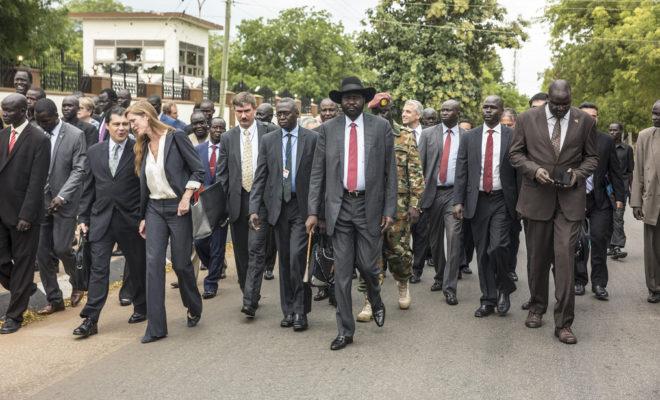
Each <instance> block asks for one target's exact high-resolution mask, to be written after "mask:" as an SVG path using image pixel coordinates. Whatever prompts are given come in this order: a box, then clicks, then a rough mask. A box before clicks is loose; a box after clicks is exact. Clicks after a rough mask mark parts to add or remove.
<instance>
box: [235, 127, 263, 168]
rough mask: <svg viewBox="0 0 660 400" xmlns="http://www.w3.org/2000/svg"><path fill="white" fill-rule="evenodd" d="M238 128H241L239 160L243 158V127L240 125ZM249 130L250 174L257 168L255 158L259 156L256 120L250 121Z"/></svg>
mask: <svg viewBox="0 0 660 400" xmlns="http://www.w3.org/2000/svg"><path fill="white" fill-rule="evenodd" d="M238 128H239V129H240V130H241V160H242V159H243V151H244V146H245V145H244V143H243V141H244V140H245V135H243V131H245V129H243V128H242V127H241V126H240V125H239V126H238ZM247 130H248V132H250V141H251V143H252V174H254V172H255V171H256V170H257V158H258V156H259V130H258V129H257V120H256V119H255V120H254V121H252V125H250V127H249V128H248V129H247Z"/></svg>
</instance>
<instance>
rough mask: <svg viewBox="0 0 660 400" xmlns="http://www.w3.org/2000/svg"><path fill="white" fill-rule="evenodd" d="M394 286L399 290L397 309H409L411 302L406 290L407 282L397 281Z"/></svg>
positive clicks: (408, 292) (408, 290) (408, 291)
mask: <svg viewBox="0 0 660 400" xmlns="http://www.w3.org/2000/svg"><path fill="white" fill-rule="evenodd" d="M396 286H397V287H398V288H399V308H400V309H402V310H407V309H408V308H410V302H411V301H412V299H411V298H410V289H408V281H406V282H398V281H397V283H396Z"/></svg>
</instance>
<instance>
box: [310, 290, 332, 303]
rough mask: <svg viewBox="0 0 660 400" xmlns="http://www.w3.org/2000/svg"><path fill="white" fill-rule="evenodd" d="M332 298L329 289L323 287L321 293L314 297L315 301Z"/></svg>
mask: <svg viewBox="0 0 660 400" xmlns="http://www.w3.org/2000/svg"><path fill="white" fill-rule="evenodd" d="M329 296H330V293H329V290H328V288H327V287H322V288H320V289H319V292H318V293H316V295H315V296H314V301H321V300H325V299H327V298H328V297H329Z"/></svg>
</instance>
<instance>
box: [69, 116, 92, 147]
mask: <svg viewBox="0 0 660 400" xmlns="http://www.w3.org/2000/svg"><path fill="white" fill-rule="evenodd" d="M69 123H70V124H71V125H73V126H75V127H76V128H78V129H80V130H81V131H83V133H84V134H85V143H86V144H87V148H88V149H89V148H90V147H92V145H94V144H96V143H98V141H99V130H98V129H96V127H94V125H92V124H89V123H87V122H84V121H81V120H79V119H78V118H76V119H74V120H72V121H71V122H69Z"/></svg>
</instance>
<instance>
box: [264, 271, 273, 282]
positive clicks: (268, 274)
mask: <svg viewBox="0 0 660 400" xmlns="http://www.w3.org/2000/svg"><path fill="white" fill-rule="evenodd" d="M264 279H265V280H267V281H272V280H273V279H275V275H273V271H270V270H266V272H264Z"/></svg>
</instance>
